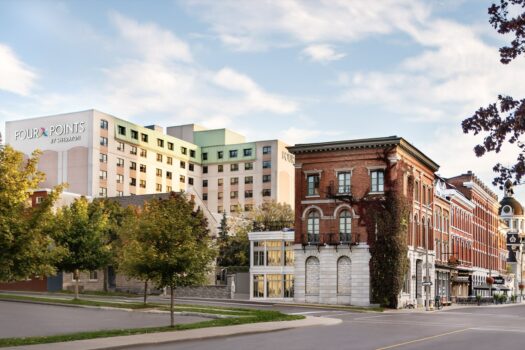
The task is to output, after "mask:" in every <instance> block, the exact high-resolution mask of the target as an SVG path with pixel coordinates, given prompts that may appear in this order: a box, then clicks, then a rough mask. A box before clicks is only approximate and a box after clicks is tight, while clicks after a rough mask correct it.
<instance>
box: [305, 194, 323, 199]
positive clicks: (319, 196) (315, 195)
mask: <svg viewBox="0 0 525 350" xmlns="http://www.w3.org/2000/svg"><path fill="white" fill-rule="evenodd" d="M304 198H321V195H319V194H312V195H308V196H305V197H304Z"/></svg>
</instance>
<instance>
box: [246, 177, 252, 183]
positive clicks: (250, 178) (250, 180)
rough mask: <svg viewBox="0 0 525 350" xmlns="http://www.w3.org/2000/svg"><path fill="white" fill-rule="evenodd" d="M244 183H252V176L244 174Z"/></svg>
mask: <svg viewBox="0 0 525 350" xmlns="http://www.w3.org/2000/svg"><path fill="white" fill-rule="evenodd" d="M244 183H245V184H252V183H253V176H246V177H245V178H244Z"/></svg>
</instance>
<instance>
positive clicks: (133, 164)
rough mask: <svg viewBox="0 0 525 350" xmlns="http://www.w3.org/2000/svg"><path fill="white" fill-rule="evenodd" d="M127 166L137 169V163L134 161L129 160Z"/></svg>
mask: <svg viewBox="0 0 525 350" xmlns="http://www.w3.org/2000/svg"><path fill="white" fill-rule="evenodd" d="M129 168H130V169H131V170H137V163H135V162H131V163H130V164H129Z"/></svg>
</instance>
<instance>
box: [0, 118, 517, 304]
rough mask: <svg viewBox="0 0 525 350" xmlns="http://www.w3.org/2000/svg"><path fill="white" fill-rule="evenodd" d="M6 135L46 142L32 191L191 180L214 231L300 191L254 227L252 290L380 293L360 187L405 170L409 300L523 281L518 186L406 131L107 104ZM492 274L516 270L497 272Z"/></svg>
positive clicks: (400, 184)
mask: <svg viewBox="0 0 525 350" xmlns="http://www.w3.org/2000/svg"><path fill="white" fill-rule="evenodd" d="M5 136H6V143H7V144H9V145H11V146H12V147H13V148H15V149H17V150H20V151H22V152H24V153H25V154H27V155H29V154H30V153H31V152H33V151H34V150H35V149H40V150H42V151H43V154H42V157H41V161H40V164H39V168H40V170H42V171H44V172H45V173H46V176H47V177H46V181H45V183H43V184H42V189H43V190H41V191H36V192H35V194H34V195H33V201H34V202H35V203H34V204H38V201H39V198H40V197H42V195H45V192H46V191H48V190H45V189H46V188H52V187H53V186H54V185H57V184H60V183H68V185H69V187H68V191H69V192H71V193H70V194H68V196H70V197H71V198H74V197H75V196H78V195H82V196H88V197H91V198H96V197H115V198H117V197H121V198H122V199H121V201H122V202H123V203H127V202H133V199H132V197H134V196H137V197H139V196H141V195H149V194H152V195H161V194H162V193H169V192H180V191H184V192H186V193H189V194H191V195H192V196H193V197H194V199H195V200H196V202H197V203H198V205H199V206H201V207H202V208H203V209H204V211H205V213H206V217H207V218H208V222H209V224H210V231H211V234H212V235H214V234H215V233H216V229H217V227H218V226H219V222H220V218H221V213H223V212H225V213H231V212H234V211H235V212H239V211H248V210H250V209H251V208H253V207H254V206H257V205H259V204H262V203H264V202H266V201H277V202H284V203H288V204H290V205H291V206H292V207H294V208H295V215H296V217H295V230H294V231H277V232H256V233H252V234H251V235H250V239H251V241H252V242H251V248H252V252H251V273H250V278H251V280H250V281H251V282H250V297H251V298H252V299H268V298H272V299H283V300H296V301H298V302H312V303H329V304H354V305H369V304H370V303H371V302H373V301H372V300H371V299H370V295H371V291H370V268H369V263H370V247H371V245H372V244H373V243H374V240H375V233H372V234H370V232H368V231H367V229H366V226H365V224H364V223H363V218H362V217H361V216H362V213H363V210H364V207H363V202H362V201H363V200H366V199H371V200H381V199H382V198H383V197H384V195H385V193H386V191H390V190H392V189H394V188H393V187H394V184H395V190H396V191H398V194H399V195H402V196H404V197H405V198H406V199H407V200H408V201H409V208H410V215H409V217H408V218H407V220H408V230H407V233H406V234H407V236H406V240H407V245H408V256H407V258H408V260H409V269H408V272H407V274H406V276H405V281H404V287H403V291H402V293H401V295H400V296H399V298H400V305H402V304H403V303H405V304H406V303H413V304H417V305H423V304H424V303H425V299H430V298H432V299H433V297H434V296H436V295H437V296H440V297H442V298H444V299H445V300H450V301H454V300H456V299H457V298H459V297H467V296H472V295H476V294H482V295H488V294H490V293H491V292H492V289H493V288H494V290H498V291H500V292H509V289H510V292H511V293H516V288H517V281H518V279H519V280H520V281H521V272H519V271H521V268H518V265H520V264H521V254H518V253H517V250H519V251H520V252H521V246H520V245H516V246H514V248H513V249H511V251H510V252H509V251H508V248H507V243H508V242H507V238H508V232H509V231H512V232H515V231H516V230H517V228H520V231H519V233H517V234H516V237H517V238H518V240H521V233H522V232H523V217H522V216H523V209H522V207H521V205H520V204H519V202H517V201H516V200H515V199H514V198H513V197H512V189H511V188H510V187H509V188H508V190H507V191H506V194H505V198H504V199H503V201H502V202H501V204H500V203H499V201H498V197H497V195H496V194H495V193H494V192H492V191H491V190H490V189H489V188H488V187H487V186H486V185H484V184H483V183H482V182H481V181H480V180H479V178H477V177H476V176H475V175H474V174H473V173H471V172H467V173H465V174H461V175H458V176H455V177H451V178H442V177H440V176H438V175H437V171H438V169H439V166H438V164H436V163H435V162H434V161H433V160H431V159H430V158H429V157H427V156H426V155H425V154H424V153H422V152H421V151H420V150H418V149H417V148H415V147H414V146H413V145H411V144H410V143H409V142H407V141H406V140H405V139H403V138H399V137H385V138H374V139H363V140H350V141H338V142H326V143H315V144H300V145H295V146H288V145H286V144H285V143H284V142H282V141H279V140H264V141H255V142H247V141H246V140H245V138H244V137H243V136H242V135H240V134H237V133H235V132H233V131H231V130H228V129H215V130H207V129H205V128H203V127H200V126H198V125H195V124H190V125H180V126H173V127H168V128H167V129H166V130H164V129H163V128H161V127H158V126H155V125H151V126H147V127H143V126H140V125H137V124H133V123H130V122H128V121H125V120H123V119H120V118H117V117H114V116H112V115H109V114H106V113H103V112H100V111H96V110H88V111H83V112H74V113H67V114H61V115H53V116H46V117H39V118H31V119H24V120H19V121H12V122H7V124H6V135H5ZM41 194H42V195H41ZM127 198H131V199H127ZM505 203H507V204H505ZM509 203H510V204H509ZM505 205H506V206H505ZM500 214H501V215H500ZM502 218H503V219H504V221H503V222H502V221H501V219H502ZM509 256H510V260H511V265H512V264H513V265H512V266H513V269H514V270H513V271H511V272H512V273H509V271H508V268H507V259H508V258H509ZM512 259H514V262H513V261H512ZM518 270H519V271H518ZM488 276H493V277H497V278H498V283H499V281H500V280H501V279H500V277H501V278H503V279H504V283H503V284H498V285H496V284H495V285H494V287H492V286H488V285H487V283H486V278H487V277H488ZM512 276H514V278H512ZM516 276H518V277H516ZM63 280H64V281H66V280H67V281H69V280H70V276H66V277H65V278H64V279H63ZM100 282H101V281H100V278H99V276H98V274H97V273H96V272H86V286H87V288H89V285H91V286H92V287H93V288H94V289H96V288H99V287H100V284H101V283H100ZM429 282H431V283H429ZM63 283H65V282H63ZM122 283H124V282H122ZM1 287H2V286H0V288H1Z"/></svg>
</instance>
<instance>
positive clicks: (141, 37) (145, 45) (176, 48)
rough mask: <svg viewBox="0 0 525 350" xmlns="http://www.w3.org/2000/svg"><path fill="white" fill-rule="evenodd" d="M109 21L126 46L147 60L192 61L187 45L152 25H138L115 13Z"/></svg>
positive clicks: (173, 35) (171, 34)
mask: <svg viewBox="0 0 525 350" xmlns="http://www.w3.org/2000/svg"><path fill="white" fill-rule="evenodd" d="M111 20H112V21H113V23H114V24H115V26H116V27H117V29H118V31H119V34H120V36H121V37H122V38H123V39H124V40H126V41H127V44H130V45H132V46H133V47H134V49H135V50H136V51H137V52H138V53H139V54H141V55H142V56H144V57H145V58H146V59H148V60H153V61H164V60H171V59H173V60H180V61H183V62H191V61H192V60H193V59H192V55H191V51H190V48H189V46H188V44H187V43H185V42H184V41H182V40H181V39H179V38H178V37H177V36H176V35H175V34H173V33H172V32H170V31H168V30H164V29H162V28H160V27H159V26H157V25H156V24H154V23H139V22H137V21H135V20H133V19H131V18H128V17H125V16H123V15H121V14H119V13H116V12H115V13H112V14H111Z"/></svg>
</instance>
